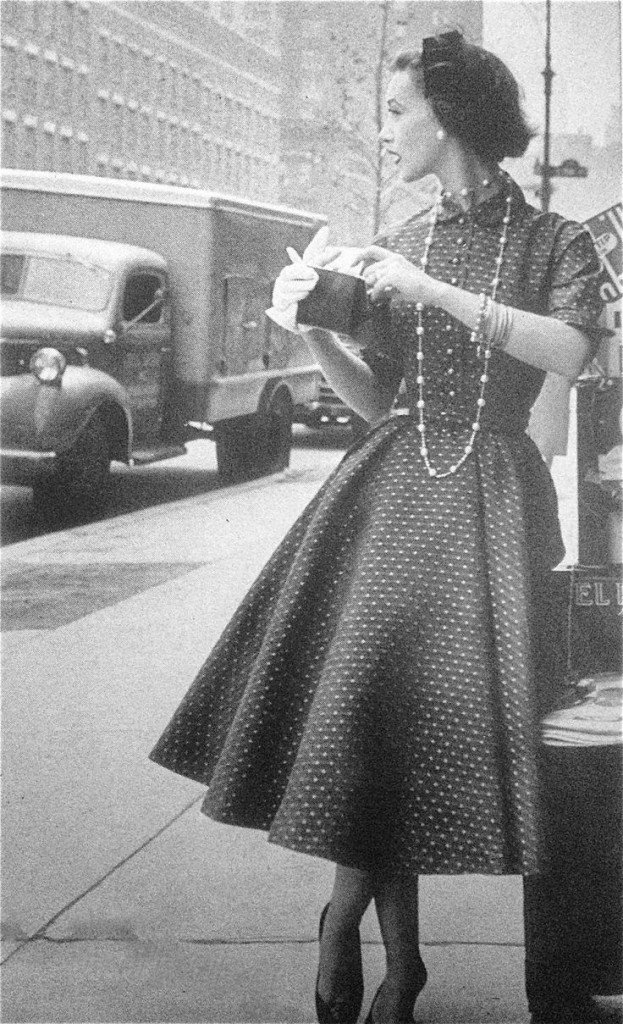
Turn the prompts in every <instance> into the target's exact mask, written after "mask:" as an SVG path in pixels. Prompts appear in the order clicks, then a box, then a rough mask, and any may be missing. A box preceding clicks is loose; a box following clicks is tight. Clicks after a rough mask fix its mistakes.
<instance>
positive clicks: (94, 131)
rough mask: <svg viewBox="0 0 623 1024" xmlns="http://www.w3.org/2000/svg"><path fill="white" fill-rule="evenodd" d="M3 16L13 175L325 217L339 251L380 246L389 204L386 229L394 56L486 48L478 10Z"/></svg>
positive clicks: (44, 7)
mask: <svg viewBox="0 0 623 1024" xmlns="http://www.w3.org/2000/svg"><path fill="white" fill-rule="evenodd" d="M0 9H1V15H2V32H1V36H2V62H3V75H2V128H3V132H2V164H3V166H5V167H21V168H32V169H39V170H46V171H65V172H70V173H76V174H95V175H104V176H107V177H121V178H132V179H138V180H144V181H155V182H165V183H169V184H177V185H183V186H190V187H205V188H210V189H214V190H217V191H221V192H226V193H230V194H234V195H239V196H244V197H246V198H250V199H255V200H262V201H266V202H282V203H285V204H286V205H290V206H296V207H301V208H304V209H308V210H311V211H313V212H318V213H322V214H325V215H326V216H328V217H329V219H330V221H331V223H332V224H334V225H335V238H336V239H337V238H339V239H340V240H342V241H344V242H359V241H363V240H365V239H368V238H369V237H370V234H371V233H372V231H373V229H374V226H375V216H376V214H375V209H376V207H378V206H379V203H380V199H381V193H382V200H383V202H382V206H383V209H382V210H381V213H382V217H383V218H385V217H386V216H388V215H389V208H390V207H391V200H392V196H393V193H392V190H391V188H389V189H388V181H387V179H386V176H385V170H384V168H383V166H382V160H381V154H380V150H379V147H378V128H379V119H380V117H381V114H382V106H383V98H382V93H383V90H384V87H385V84H386V79H387V71H388V67H389V62H390V60H391V58H392V57H393V56H394V55H395V54H396V52H397V51H398V50H399V49H401V48H404V47H406V46H414V45H418V44H419V42H420V40H421V38H422V36H424V35H427V34H431V33H432V32H435V31H439V30H443V29H444V28H447V27H455V26H457V25H458V26H460V27H462V28H463V30H464V32H465V35H466V36H467V38H468V39H470V40H472V41H476V42H478V41H480V39H481V35H482V4H481V3H480V0H470V2H469V3H465V2H464V0H359V2H352V0H348V2H341V0H286V2H284V0H281V2H280V0H218V2H217V0H197V2H194V0H120V2H114V0H45V2H42V0H2V3H1V8H0ZM388 197H389V198H388ZM402 200H403V203H405V202H406V206H407V209H408V208H409V204H410V203H411V204H412V203H413V201H414V200H413V198H412V197H410V195H409V194H406V195H403V196H402ZM376 212H377V213H378V209H377V211H376ZM376 220H377V221H378V217H376Z"/></svg>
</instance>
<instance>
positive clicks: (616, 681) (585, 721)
mask: <svg viewBox="0 0 623 1024" xmlns="http://www.w3.org/2000/svg"><path fill="white" fill-rule="evenodd" d="M577 691H578V693H579V694H583V696H578V699H577V700H576V701H575V702H574V703H573V704H571V706H570V707H567V708H562V709H559V710H557V711H553V712H551V714H549V715H547V716H546V717H545V718H544V719H543V722H542V739H543V743H545V744H546V745H547V746H550V747H602V746H610V745H612V744H615V743H621V742H623V677H621V675H619V674H617V673H614V672H612V673H605V672H604V673H600V674H599V675H596V676H591V677H590V678H586V679H582V680H581V682H580V683H579V684H578V687H577Z"/></svg>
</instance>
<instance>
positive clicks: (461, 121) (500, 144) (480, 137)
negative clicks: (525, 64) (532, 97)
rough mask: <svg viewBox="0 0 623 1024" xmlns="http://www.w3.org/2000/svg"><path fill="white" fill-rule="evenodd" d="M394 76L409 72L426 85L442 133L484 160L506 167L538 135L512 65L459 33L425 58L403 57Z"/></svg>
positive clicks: (433, 40) (438, 40)
mask: <svg viewBox="0 0 623 1024" xmlns="http://www.w3.org/2000/svg"><path fill="white" fill-rule="evenodd" d="M392 71H409V72H410V73H411V74H412V75H413V77H414V79H415V81H416V83H417V84H418V85H421V84H423V86H424V95H425V96H426V97H427V99H428V100H429V102H430V104H431V106H432V108H433V111H434V113H435V116H436V118H437V120H438V121H439V124H440V125H441V126H442V128H445V130H446V131H447V132H448V134H449V135H454V136H455V138H457V139H459V140H460V141H461V142H462V143H464V145H466V146H468V147H469V148H470V149H471V150H472V151H473V152H474V153H476V155H477V156H479V157H480V158H481V159H483V160H486V161H488V162H494V163H500V161H501V160H503V159H504V158H505V157H507V156H510V157H517V156H522V155H523V154H524V153H525V151H526V149H527V148H528V144H529V142H530V140H531V139H532V138H534V136H535V135H536V132H534V131H533V130H532V129H531V128H530V126H529V125H528V123H527V121H526V119H525V117H524V114H523V111H522V109H521V101H520V95H519V86H518V85H517V82H516V80H515V78H514V77H513V75H512V74H511V72H510V71H509V70H508V68H507V67H506V65H505V64H504V63H503V62H502V61H501V60H500V58H499V57H496V56H495V54H493V53H489V51H488V50H484V49H483V48H482V47H481V46H475V45H474V44H472V43H466V42H465V41H464V39H463V37H462V36H461V34H460V33H459V32H446V33H444V34H442V35H440V36H432V37H430V38H428V39H425V40H424V41H423V46H422V50H421V51H420V52H417V51H414V50H407V51H404V52H403V53H400V54H398V56H397V57H396V59H395V60H394V62H393V64H392Z"/></svg>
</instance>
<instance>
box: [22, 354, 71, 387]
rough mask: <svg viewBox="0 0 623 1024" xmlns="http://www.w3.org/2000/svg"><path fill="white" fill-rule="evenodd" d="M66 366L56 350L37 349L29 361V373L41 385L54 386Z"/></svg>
mask: <svg viewBox="0 0 623 1024" xmlns="http://www.w3.org/2000/svg"><path fill="white" fill-rule="evenodd" d="M66 366H67V360H66V359H65V356H64V355H63V353H62V352H59V351H58V349H57V348H38V349H37V351H36V352H35V354H34V356H33V357H32V359H31V360H30V372H31V373H34V375H35V377H36V378H37V380H40V381H41V383H42V384H56V383H57V381H59V380H60V379H61V377H62V376H63V374H64V372H65V367H66Z"/></svg>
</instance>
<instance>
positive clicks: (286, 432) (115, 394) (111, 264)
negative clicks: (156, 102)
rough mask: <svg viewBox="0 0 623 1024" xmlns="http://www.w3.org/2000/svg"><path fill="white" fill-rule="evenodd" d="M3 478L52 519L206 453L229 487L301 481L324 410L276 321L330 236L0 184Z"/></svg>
mask: <svg viewBox="0 0 623 1024" xmlns="http://www.w3.org/2000/svg"><path fill="white" fill-rule="evenodd" d="M2 221H3V228H4V229H5V230H4V232H3V238H2V312H1V316H2V323H1V339H2V340H1V356H2V372H1V378H0V397H1V405H0V409H1V412H0V422H1V428H2V437H1V452H0V455H1V468H2V480H3V482H4V483H21V484H27V485H31V486H32V487H33V490H34V495H35V499H36V501H37V503H38V504H39V505H41V506H42V507H46V506H50V505H52V504H53V503H58V502H63V503H68V502H71V501H82V502H85V501H87V502H88V501H91V502H97V501H98V500H99V499H100V497H101V495H102V492H103V491H105V489H106V487H107V481H108V477H109V470H110V463H111V460H120V461H122V462H125V463H128V464H130V465H134V464H140V463H145V462H149V461H154V460H156V459H163V458H167V457H169V456H173V455H177V454H180V453H181V452H183V450H184V448H183V445H184V442H185V441H187V440H190V439H191V438H196V437H209V438H212V439H213V440H214V441H215V443H216V456H217V464H218V469H219V473H220V475H221V477H222V478H223V480H224V481H226V482H236V481H239V480H243V479H248V478H250V477H252V476H257V475H261V474H264V473H269V472H274V471H277V470H279V469H283V468H285V467H286V466H287V465H288V463H289V457H290V448H291V425H292V421H293V418H294V413H295V409H296V408H297V407H299V406H302V405H303V404H304V403H306V402H307V401H309V400H310V399H313V398H314V397H315V395H316V393H317V386H318V381H319V371H318V368H317V367H316V366H315V365H314V363H313V361H312V359H311V356H310V354H309V351H308V349H307V347H306V345H305V342H304V341H303V340H302V339H301V338H299V337H298V336H297V335H295V334H292V333H289V332H287V331H284V330H283V329H282V328H280V327H278V326H277V325H276V324H274V323H273V322H272V321H271V320H270V319H269V318H267V317H266V316H265V315H264V310H265V309H266V307H267V306H268V305H269V304H270V288H271V284H270V282H271V280H272V279H274V277H275V276H276V275H277V273H278V272H279V270H280V268H281V267H282V266H283V264H284V262H285V261H286V259H287V257H286V256H285V247H286V245H292V246H294V247H296V248H297V249H299V250H300V249H302V248H304V247H305V245H306V244H307V242H308V241H309V239H310V238H311V237H312V235H313V234H314V233H315V231H316V230H317V229H318V228H319V227H320V226H321V225H322V223H324V221H323V218H321V217H318V216H316V215H313V214H309V213H305V212H302V211H299V210H291V209H287V208H285V207H278V206H271V205H267V204H263V203H254V202H249V201H246V200H243V199H238V198H234V197H230V196H225V195H219V194H216V193H213V192H208V191H203V190H195V189H187V188H179V187H173V186H165V185H156V184H146V183H142V182H135V181H124V180H116V179H115V180H112V179H106V178H99V177H90V176H81V175H70V174H62V173H54V172H43V171H41V172H40V171H22V170H7V171H4V172H3V174H2Z"/></svg>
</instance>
